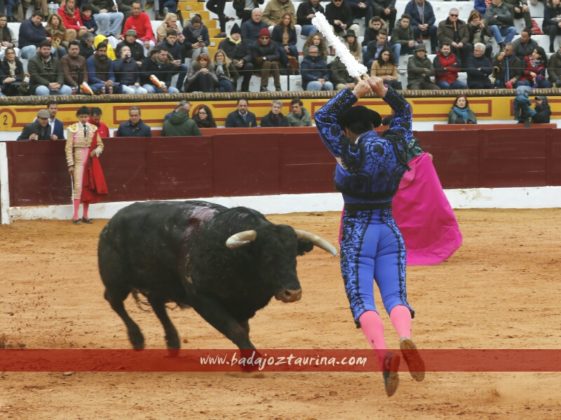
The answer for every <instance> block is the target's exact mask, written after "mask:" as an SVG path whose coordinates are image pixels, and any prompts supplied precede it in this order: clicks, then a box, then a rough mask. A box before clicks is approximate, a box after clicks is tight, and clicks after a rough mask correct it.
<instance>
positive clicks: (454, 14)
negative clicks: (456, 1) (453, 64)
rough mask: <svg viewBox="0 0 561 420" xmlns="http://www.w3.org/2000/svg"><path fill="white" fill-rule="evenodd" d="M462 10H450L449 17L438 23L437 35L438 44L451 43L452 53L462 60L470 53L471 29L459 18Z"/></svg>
mask: <svg viewBox="0 0 561 420" xmlns="http://www.w3.org/2000/svg"><path fill="white" fill-rule="evenodd" d="M459 15H460V11H459V10H458V9H456V8H452V9H450V10H449V11H448V18H447V19H444V20H443V21H442V22H440V23H439V24H438V29H437V30H436V36H437V38H438V44H439V45H440V46H442V44H450V47H451V48H452V53H453V54H455V55H456V56H457V57H458V58H460V59H461V60H462V61H465V60H466V59H467V57H468V55H469V53H470V52H471V51H470V48H469V44H468V41H469V29H468V27H467V24H466V23H465V22H464V21H463V20H461V19H459V18H458V16H459Z"/></svg>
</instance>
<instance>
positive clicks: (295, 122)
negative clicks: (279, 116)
mask: <svg viewBox="0 0 561 420" xmlns="http://www.w3.org/2000/svg"><path fill="white" fill-rule="evenodd" d="M286 119H287V120H288V125H289V126H291V127H310V126H311V125H312V118H311V117H310V113H309V112H308V111H307V110H306V108H304V104H303V103H302V101H301V100H300V99H299V98H294V99H292V101H290V112H289V113H288V115H287V116H286Z"/></svg>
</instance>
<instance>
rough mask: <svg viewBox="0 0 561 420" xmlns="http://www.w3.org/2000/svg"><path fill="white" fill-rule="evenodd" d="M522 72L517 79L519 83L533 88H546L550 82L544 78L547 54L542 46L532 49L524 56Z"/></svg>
mask: <svg viewBox="0 0 561 420" xmlns="http://www.w3.org/2000/svg"><path fill="white" fill-rule="evenodd" d="M524 64H525V68H524V72H523V73H522V76H520V79H519V80H518V84H519V85H528V86H532V87H533V88H542V89H547V88H550V87H551V83H550V82H549V80H547V79H546V76H545V69H546V68H547V55H546V53H545V51H544V49H543V48H542V47H537V48H535V49H534V51H533V52H532V54H530V55H527V56H526V57H524Z"/></svg>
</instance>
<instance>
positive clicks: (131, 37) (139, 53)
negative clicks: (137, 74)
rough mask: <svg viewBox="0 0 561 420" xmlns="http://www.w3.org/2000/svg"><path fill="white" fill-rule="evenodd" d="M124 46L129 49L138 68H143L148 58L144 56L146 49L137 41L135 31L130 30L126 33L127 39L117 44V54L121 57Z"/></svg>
mask: <svg viewBox="0 0 561 420" xmlns="http://www.w3.org/2000/svg"><path fill="white" fill-rule="evenodd" d="M124 46H127V47H129V49H130V52H131V56H132V59H133V60H134V61H136V64H138V66H139V67H140V66H142V62H143V61H144V59H145V58H146V57H145V56H144V48H143V47H142V44H141V43H140V42H137V41H136V31H135V30H134V29H129V30H128V31H127V32H125V39H124V40H123V41H121V42H119V43H118V44H117V51H116V54H117V56H118V57H121V48H123V47H124Z"/></svg>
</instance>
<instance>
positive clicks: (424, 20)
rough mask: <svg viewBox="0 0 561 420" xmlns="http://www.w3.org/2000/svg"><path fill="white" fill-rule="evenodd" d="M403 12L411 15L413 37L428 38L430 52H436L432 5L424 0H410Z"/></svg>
mask: <svg viewBox="0 0 561 420" xmlns="http://www.w3.org/2000/svg"><path fill="white" fill-rule="evenodd" d="M421 11H422V13H421ZM405 13H407V14H408V15H409V16H411V26H412V27H413V31H415V38H416V39H417V40H419V41H420V40H421V39H422V38H430V49H431V52H432V53H433V54H434V53H436V26H435V25H434V24H435V22H436V17H435V16H434V10H433V8H432V5H431V4H430V3H429V2H428V1H425V0H411V1H410V2H409V3H407V6H405Z"/></svg>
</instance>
